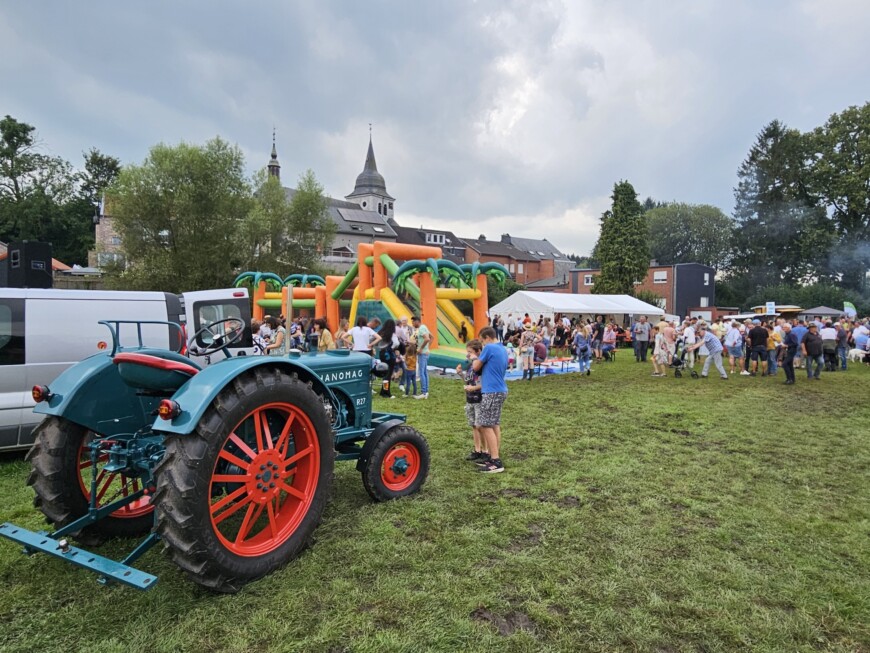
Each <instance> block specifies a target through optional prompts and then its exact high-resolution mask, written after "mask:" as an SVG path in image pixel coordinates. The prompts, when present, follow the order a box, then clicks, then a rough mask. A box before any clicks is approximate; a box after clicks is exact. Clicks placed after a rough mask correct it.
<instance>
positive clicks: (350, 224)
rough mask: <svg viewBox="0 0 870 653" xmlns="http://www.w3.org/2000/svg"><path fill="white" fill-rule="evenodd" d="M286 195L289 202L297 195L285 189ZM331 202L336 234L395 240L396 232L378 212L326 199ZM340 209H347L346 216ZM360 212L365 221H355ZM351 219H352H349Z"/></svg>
mask: <svg viewBox="0 0 870 653" xmlns="http://www.w3.org/2000/svg"><path fill="white" fill-rule="evenodd" d="M284 194H285V196H286V197H287V201H288V202H289V201H290V200H292V199H293V196H294V195H295V194H296V189H294V188H287V187H285V188H284ZM326 199H327V200H328V202H329V208H328V209H327V211H328V212H329V217H330V218H332V221H333V222H334V223H335V227H336V233H339V234H349V235H353V236H371V237H373V238H376V239H377V238H389V239H395V238H396V232H395V230H393V228H392V227H391V226H390V224H389V223H388V222H387V219H386V218H385V217H384V216H382V215H381V214H380V213H378V212H377V211H363V209H362V208H360V205H359V204H355V203H354V202H346V201H344V200H337V199H333V198H332V197H327V198H326ZM339 209H345V211H344V215H342V212H341V211H339ZM357 211H360V212H361V213H363V214H364V215H362V216H361V217H362V218H364V219H363V220H354V219H353V217H354V216H355V213H356V212H357ZM349 218H350V219H349Z"/></svg>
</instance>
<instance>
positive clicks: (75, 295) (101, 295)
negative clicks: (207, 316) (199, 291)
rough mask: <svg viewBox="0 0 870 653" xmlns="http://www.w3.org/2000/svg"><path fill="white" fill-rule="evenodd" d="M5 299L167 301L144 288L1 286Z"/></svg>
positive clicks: (0, 290)
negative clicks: (97, 288)
mask: <svg viewBox="0 0 870 653" xmlns="http://www.w3.org/2000/svg"><path fill="white" fill-rule="evenodd" d="M0 297H2V298H5V299H55V300H59V299H76V300H101V301H130V300H138V301H161V302H162V301H165V300H166V293H163V292H158V291H144V290H65V289H60V288H0Z"/></svg>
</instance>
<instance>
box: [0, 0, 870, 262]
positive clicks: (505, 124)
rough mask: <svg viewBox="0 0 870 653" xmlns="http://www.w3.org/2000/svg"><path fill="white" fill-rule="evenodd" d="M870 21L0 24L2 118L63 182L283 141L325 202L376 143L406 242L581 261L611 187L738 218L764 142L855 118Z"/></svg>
mask: <svg viewBox="0 0 870 653" xmlns="http://www.w3.org/2000/svg"><path fill="white" fill-rule="evenodd" d="M868 18H870V8H868V7H867V5H866V3H862V2H860V1H858V0H835V1H833V2H821V1H815V2H809V1H805V2H800V3H795V2H786V1H785V0H777V1H775V2H769V3H757V2H751V1H750V0H740V1H737V2H731V3H720V2H714V1H712V0H706V1H691V2H689V1H688V0H682V1H677V2H673V3H667V4H663V3H661V2H653V1H652V0H650V1H647V2H635V1H629V0H615V1H610V2H607V3H601V2H591V1H584V2H580V1H578V2H568V1H565V2H557V1H547V2H534V3H529V2H523V1H521V0H511V1H510V2H504V1H498V0H481V1H479V2H473V3H468V2H464V1H462V0H448V1H447V2H439V3H416V2H400V1H399V0H395V1H386V0H385V1H383V2H367V3H361V2H338V1H336V0H325V1H322V2H316V3H308V2H301V1H297V2H271V3H258V4H244V5H242V4H239V3H230V2H226V1H223V2H220V1H219V2H205V1H204V0H200V1H198V2H186V3H170V2H166V1H164V2H150V3H118V2H108V1H105V0H104V1H100V2H92V3H87V4H85V5H82V4H61V3H54V4H53V5H52V6H48V5H46V4H44V3H15V4H12V3H5V4H4V5H3V6H2V7H0V73H2V75H3V78H4V84H3V85H2V86H0V113H12V114H13V115H15V116H16V117H18V118H20V119H22V120H26V121H28V122H31V123H34V124H35V125H36V126H37V128H38V129H39V132H40V135H41V137H42V139H43V141H44V143H45V145H46V146H47V147H48V148H50V149H51V150H52V151H53V152H54V153H56V154H61V155H63V156H65V157H66V158H68V159H70V160H72V161H73V162H74V163H78V161H79V153H80V152H81V151H82V150H84V149H87V148H88V147H90V146H92V145H95V146H97V147H100V148H101V149H103V150H104V151H106V152H108V153H112V154H115V155H117V156H120V157H121V158H122V159H123V160H124V161H127V162H131V161H133V162H135V161H141V160H142V158H144V156H145V155H146V153H147V150H148V148H149V147H150V146H151V145H153V144H154V143H156V142H159V141H165V142H176V141H178V140H181V139H184V140H188V141H193V142H198V141H202V140H205V139H207V138H210V137H211V136H214V135H216V134H220V135H221V136H223V137H224V138H226V139H228V140H230V141H233V142H237V143H238V144H239V145H240V146H241V147H242V149H243V150H244V151H245V153H246V155H247V157H248V162H249V165H250V167H251V168H252V169H254V168H257V167H259V166H261V165H263V164H265V162H266V161H267V158H268V151H269V147H270V136H271V134H270V132H271V128H272V126H273V125H275V126H276V127H277V129H278V139H279V140H278V146H279V155H280V159H281V163H282V165H283V172H284V178H285V180H286V181H288V182H291V183H292V181H293V180H295V179H296V178H297V176H298V175H299V174H300V173H301V172H303V171H304V170H305V169H307V168H311V169H313V170H314V171H315V173H316V174H317V176H318V177H319V178H320V180H321V181H322V182H323V183H324V185H325V186H326V188H327V190H328V191H329V192H330V193H331V194H333V195H334V196H341V195H344V194H345V193H347V192H349V191H350V190H351V188H352V185H353V180H354V178H355V176H356V174H357V173H358V172H359V170H360V169H361V167H362V163H363V159H364V156H365V148H366V144H367V138H368V134H367V123H369V122H373V123H374V139H375V150H376V154H377V157H378V164H379V167H380V169H381V171H382V173H383V174H384V176H385V177H386V180H387V184H388V188H389V190H390V192H391V193H392V194H393V195H395V196H396V197H397V200H398V203H397V205H396V206H397V215H398V217H399V219H400V220H401V219H402V216H403V214H405V215H407V216H408V219H409V220H410V219H412V218H413V219H414V220H423V221H426V222H428V223H431V224H433V225H436V224H451V225H453V224H458V225H463V224H472V223H473V224H475V225H482V227H483V228H484V230H488V231H490V232H491V237H497V236H498V233H497V232H498V231H499V229H500V225H509V227H510V229H511V230H516V231H518V232H519V231H522V230H523V229H524V228H525V226H526V225H528V226H529V227H530V228H531V229H534V230H536V233H535V234H534V235H537V236H541V237H543V236H547V237H550V239H551V240H553V241H554V242H557V239H564V240H565V242H564V245H563V246H564V247H565V249H567V250H570V251H577V252H579V253H583V252H584V251H588V249H589V247H591V244H592V243H594V240H595V237H596V235H597V222H596V220H597V216H598V215H599V214H600V212H601V211H602V210H603V209H604V208H606V206H607V196H608V195H609V193H610V190H611V188H612V185H613V183H614V182H615V181H617V180H619V179H623V178H627V179H629V180H630V181H631V182H632V183H633V184H634V185H635V188H636V189H637V190H638V192H639V193H640V194H641V195H642V196H646V195H652V196H655V197H657V198H660V199H678V200H683V201H691V202H706V203H711V204H715V205H718V206H720V207H721V208H723V209H724V210H726V211H729V210H730V209H731V206H732V203H733V201H732V194H731V192H732V191H731V189H732V186H733V185H734V183H735V171H736V169H737V166H738V165H739V163H740V161H741V160H742V158H743V157H744V156H745V154H746V152H747V150H748V147H749V146H750V145H751V143H752V140H753V139H754V136H755V133H756V132H757V131H758V130H759V129H760V128H761V127H762V126H763V125H764V124H765V123H766V122H768V121H769V120H771V119H773V118H780V119H782V120H783V121H785V122H786V123H788V124H789V125H791V126H794V127H797V128H800V129H809V128H812V127H814V126H816V125H818V124H821V123H822V122H823V121H824V120H825V119H826V117H827V116H828V115H829V114H830V113H832V112H835V111H839V110H842V109H843V108H845V107H846V106H848V105H849V104H857V103H862V102H864V101H866V90H865V89H866V74H865V72H864V62H865V61H866V60H867V59H868V55H870V44H868V41H867V40H866V39H865V38H864V37H863V34H862V30H861V29H860V28H859V26H860V25H866V24H867V21H868ZM862 94H863V95H862ZM475 231H476V229H475ZM473 235H476V234H473Z"/></svg>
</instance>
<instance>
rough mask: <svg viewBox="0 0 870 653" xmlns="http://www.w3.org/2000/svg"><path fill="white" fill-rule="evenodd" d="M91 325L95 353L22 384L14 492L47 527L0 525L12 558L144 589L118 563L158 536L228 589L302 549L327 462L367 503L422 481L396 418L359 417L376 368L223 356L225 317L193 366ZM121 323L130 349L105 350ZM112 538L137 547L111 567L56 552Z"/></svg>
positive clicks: (363, 360)
mask: <svg viewBox="0 0 870 653" xmlns="http://www.w3.org/2000/svg"><path fill="white" fill-rule="evenodd" d="M103 324H106V326H107V327H108V328H109V330H110V331H111V335H112V347H111V350H110V351H109V350H108V348H107V350H106V352H104V353H101V354H97V355H95V356H92V357H90V358H88V359H85V360H84V361H82V362H81V363H79V364H78V365H75V366H74V367H72V368H70V369H69V370H68V371H66V372H65V373H64V374H62V375H61V376H60V377H58V379H57V380H56V381H55V382H54V383H53V384H52V387H51V388H48V387H45V386H37V387H35V388H34V389H33V393H34V399H35V400H36V401H37V407H36V409H35V410H36V412H38V413H43V414H45V415H46V416H47V417H46V418H45V419H44V420H43V422H42V423H41V424H40V425H39V426H38V427H37V433H36V443H35V444H34V446H33V449H32V450H31V451H30V453H29V454H28V460H29V461H30V462H31V464H32V467H33V469H32V472H31V474H30V477H29V479H28V483H29V484H30V485H32V486H33V489H34V491H35V493H36V498H35V501H34V502H35V505H36V507H37V508H39V509H40V510H41V511H42V512H43V513H44V514H45V516H46V519H47V521H48V522H49V523H50V524H52V525H53V526H54V528H55V530H54V532H52V533H46V532H39V533H36V532H32V531H28V530H26V529H23V528H20V527H18V526H15V525H14V524H9V523H6V524H2V525H0V535H2V536H4V537H7V538H9V539H11V540H14V541H16V542H19V543H21V544H23V545H24V547H25V551H26V552H27V553H36V552H45V553H48V554H51V555H53V556H56V557H58V558H63V559H65V560H68V561H70V562H73V563H75V564H77V565H79V566H82V567H85V568H87V569H90V570H92V571H95V572H97V573H99V574H100V576H101V580H103V581H104V582H112V581H116V582H120V583H124V584H126V585H130V586H132V587H136V588H139V589H148V588H150V587H152V586H153V585H154V583H155V582H156V581H157V578H156V577H155V576H153V575H151V574H147V573H145V572H142V571H140V570H138V569H135V568H134V567H132V566H131V565H132V564H133V562H134V561H135V560H137V559H138V558H139V557H140V556H141V555H142V554H143V553H145V552H146V551H147V550H148V549H149V548H150V547H152V546H153V545H154V544H156V543H157V542H158V541H160V540H162V541H163V543H164V545H165V549H166V550H167V552H168V553H169V555H170V556H171V558H172V559H173V560H174V561H175V563H176V564H177V565H178V566H179V567H181V568H182V569H183V570H184V571H186V572H187V574H188V575H189V576H190V578H191V579H192V580H193V581H194V582H196V583H199V584H200V585H202V586H204V587H207V588H209V589H211V590H214V591H217V592H235V591H237V590H238V589H240V588H241V587H242V586H243V585H244V584H245V583H248V582H250V581H252V580H255V579H257V578H260V577H262V576H264V575H265V574H268V573H270V572H272V571H274V570H275V569H277V568H278V567H280V566H282V565H284V564H286V563H287V562H288V561H290V560H292V559H293V558H294V557H296V556H297V555H298V554H299V553H300V551H302V549H303V548H304V547H305V546H306V544H307V543H308V542H309V541H310V539H311V536H312V533H313V532H314V529H315V528H316V527H317V525H318V523H319V522H320V520H321V517H322V515H323V511H324V508H325V506H326V502H327V499H328V497H329V494H330V485H331V483H332V477H333V467H334V461H335V460H356V461H357V469H358V470H359V471H360V472H361V473H362V480H363V485H364V486H365V488H366V490H367V491H368V493H369V494H370V495H371V496H372V498H373V499H375V500H376V501H385V500H389V499H394V498H397V497H402V496H406V495H409V494H412V493H414V492H417V491H418V490H419V489H420V487H421V485H422V484H423V482H424V481H425V479H426V475H427V473H428V469H429V447H428V445H427V443H426V440H425V439H424V438H423V436H422V435H420V433H418V432H417V431H416V430H415V429H413V428H411V427H410V426H407V425H406V424H405V418H404V416H402V415H395V414H391V413H374V412H372V392H371V385H370V378H371V375H372V374H373V373H377V372H376V371H375V372H373V370H372V359H371V358H370V357H369V356H367V355H365V354H362V353H355V352H350V351H341V350H339V351H330V352H327V353H323V354H300V353H296V352H291V353H290V354H288V355H287V356H286V357H274V356H237V357H231V356H230V354H229V349H228V346H229V345H231V344H232V343H234V342H236V341H237V340H238V339H240V338H242V336H243V334H244V324H243V323H242V322H241V321H240V320H237V319H235V318H230V319H227V320H220V321H218V322H213V323H211V324H209V325H207V326H205V327H204V328H203V329H201V330H200V331H198V332H197V333H195V334H194V335H193V336H192V337H191V339H190V343H189V346H190V347H197V343H199V347H200V349H199V351H198V352H197V353H198V354H199V355H200V356H209V357H219V358H221V359H220V360H218V361H217V362H215V363H213V364H210V365H208V366H207V367H205V368H200V367H199V366H198V365H196V364H195V363H193V362H192V361H191V360H190V359H189V358H187V357H186V356H184V355H182V354H181V353H179V352H178V351H172V350H169V349H153V348H147V347H144V346H143V344H142V336H141V333H142V328H143V324H146V323H143V322H125V321H114V322H104V323H103ZM147 324H155V323H147ZM162 324H166V325H167V328H168V329H170V330H172V331H177V332H178V333H180V332H181V328H180V327H179V326H178V325H177V324H173V323H162ZM122 328H124V329H126V330H127V331H130V330H133V331H136V332H137V333H138V334H139V335H138V338H133V339H132V340H133V341H134V344H133V346H129V347H124V346H122V345H121V344H120V338H119V332H120V331H121V329H122ZM149 328H153V327H149ZM181 342H182V344H183V340H182V341H181ZM209 360H210V359H209ZM114 536H123V537H132V536H140V537H141V536H144V539H143V540H142V541H141V542H140V543H139V544H138V545H137V546H136V547H135V548H134V549H133V550H132V552H131V553H130V554H129V555H128V556H127V557H126V558H124V559H123V560H121V561H120V562H118V561H115V560H111V559H109V558H106V557H103V556H100V555H98V554H96V553H93V552H91V551H88V550H85V549H81V548H78V547H76V546H73V545H72V544H71V543H70V540H76V541H78V542H79V543H81V544H83V545H86V546H90V545H94V544H98V543H99V542H101V541H103V540H104V539H106V538H110V537H114Z"/></svg>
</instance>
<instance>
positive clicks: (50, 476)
mask: <svg viewBox="0 0 870 653" xmlns="http://www.w3.org/2000/svg"><path fill="white" fill-rule="evenodd" d="M86 435H87V429H85V427H83V426H80V425H78V424H75V423H73V422H70V421H68V420H65V419H63V418H61V417H54V416H52V417H46V418H45V419H44V420H43V421H42V422H41V423H40V424H39V425H38V426H37V427H36V428H35V429H34V443H33V446H32V447H31V448H30V450H29V451H28V452H27V456H26V457H25V460H27V461H28V462H30V466H31V468H30V474H29V475H28V477H27V484H28V485H29V486H31V487H32V488H33V491H34V494H35V496H34V498H33V505H34V507H36V508H37V509H38V510H39V511H40V512H42V514H43V515H45V520H46V522H47V523H48V524H51V525H52V526H54V528H56V529H57V528H62V527H63V526H66V525H67V524H69V523H71V522H73V521H75V520H76V519H78V518H79V517H82V516H83V515H85V514H86V513H87V511H88V500H87V498H86V497H85V495H84V493H83V492H82V490H81V487H80V485H79V480H78V473H79V470H78V462H79V459H78V453H79V446H80V445H81V442H82V440H83V439H84V438H85V436H86ZM153 524H154V518H153V516H152V515H151V514H150V513H149V514H146V515H143V516H141V517H136V518H132V519H119V518H113V517H105V518H103V519H101V520H99V521H97V522H95V523H93V524H91V525H90V526H87V527H86V528H83V529H81V530H79V531H75V532H73V533H70V536H71V537H73V538H74V539H75V540H77V541H78V542H80V543H82V544H85V545H87V546H95V545H97V544H100V543H101V542H103V541H105V540H106V539H109V538H112V537H135V536H139V535H142V534H144V533H147V532H148V531H149V530H151V528H152V526H153Z"/></svg>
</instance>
